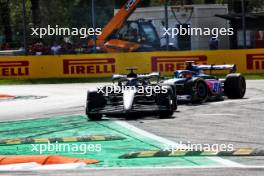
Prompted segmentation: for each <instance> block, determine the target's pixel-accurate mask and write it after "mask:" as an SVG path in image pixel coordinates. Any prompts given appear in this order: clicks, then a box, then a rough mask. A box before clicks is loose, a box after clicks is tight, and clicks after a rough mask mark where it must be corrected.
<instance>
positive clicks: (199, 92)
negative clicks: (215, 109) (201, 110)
mask: <svg viewBox="0 0 264 176" xmlns="http://www.w3.org/2000/svg"><path fill="white" fill-rule="evenodd" d="M207 98H208V87H207V84H206V83H205V81H204V80H203V79H196V80H194V87H193V93H192V100H191V101H192V103H203V102H205V101H206V100H207Z"/></svg>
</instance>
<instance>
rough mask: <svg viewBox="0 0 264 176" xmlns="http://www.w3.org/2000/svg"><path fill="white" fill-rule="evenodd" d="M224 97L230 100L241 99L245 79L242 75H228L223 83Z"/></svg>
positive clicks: (243, 93) (244, 91)
mask: <svg viewBox="0 0 264 176" xmlns="http://www.w3.org/2000/svg"><path fill="white" fill-rule="evenodd" d="M224 92H225V95H226V96H227V97H228V98H230V99H239V98H243V97H244V95H245V93H246V79H245V77H244V76H243V75H242V74H229V75H227V76H226V80H225V82H224Z"/></svg>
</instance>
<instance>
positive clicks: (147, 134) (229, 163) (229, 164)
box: [115, 121, 244, 167]
mask: <svg viewBox="0 0 264 176" xmlns="http://www.w3.org/2000/svg"><path fill="white" fill-rule="evenodd" d="M115 122H116V123H117V124H119V125H121V126H123V127H125V128H127V129H129V130H131V131H133V132H135V133H137V134H139V135H142V136H145V137H147V138H151V139H154V140H156V141H158V142H160V143H162V144H165V145H168V146H177V147H179V148H180V147H181V146H182V145H180V144H178V143H176V142H174V141H171V140H169V139H165V138H163V137H160V136H157V135H155V134H152V133H150V132H147V131H145V130H142V129H139V128H137V127H135V126H133V125H131V124H129V123H127V122H125V121H115ZM183 146H184V145H183ZM185 147H186V146H185ZM207 158H208V159H210V160H212V161H215V162H217V163H220V164H222V165H224V166H225V167H244V165H242V164H239V163H236V162H234V161H230V160H227V159H223V158H220V157H207Z"/></svg>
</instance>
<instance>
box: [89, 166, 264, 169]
mask: <svg viewBox="0 0 264 176" xmlns="http://www.w3.org/2000/svg"><path fill="white" fill-rule="evenodd" d="M221 168H238V169H239V168H240V169H264V166H252V165H248V166H246V165H242V166H164V167H162V166H158V167H156V166H153V167H103V168H84V170H129V169H137V170H140V169H192V170H193V169H221Z"/></svg>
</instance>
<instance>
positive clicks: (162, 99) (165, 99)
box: [157, 86, 175, 118]
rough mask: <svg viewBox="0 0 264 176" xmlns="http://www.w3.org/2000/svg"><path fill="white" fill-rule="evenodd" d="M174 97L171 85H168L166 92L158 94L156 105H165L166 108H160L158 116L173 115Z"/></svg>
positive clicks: (166, 116) (167, 116)
mask: <svg viewBox="0 0 264 176" xmlns="http://www.w3.org/2000/svg"><path fill="white" fill-rule="evenodd" d="M173 100H174V97H173V91H172V90H171V87H169V86H168V88H167V93H160V94H158V103H157V104H158V105H160V106H166V107H167V110H162V111H160V113H159V117H160V118H169V117H171V116H172V115H173V113H174V109H175V107H174V106H175V104H174V101H173Z"/></svg>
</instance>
